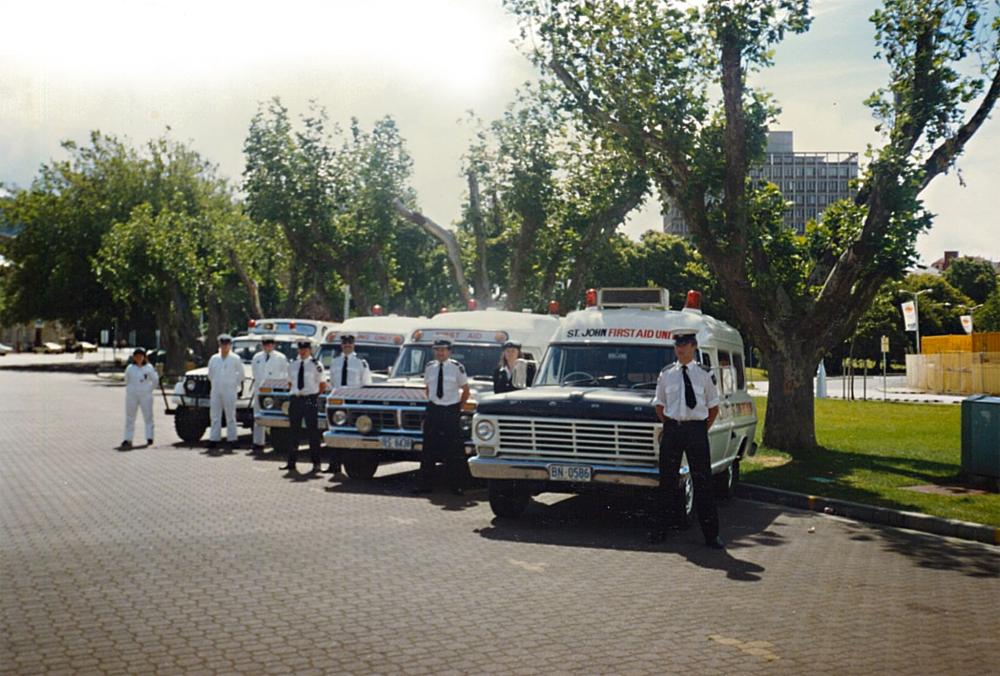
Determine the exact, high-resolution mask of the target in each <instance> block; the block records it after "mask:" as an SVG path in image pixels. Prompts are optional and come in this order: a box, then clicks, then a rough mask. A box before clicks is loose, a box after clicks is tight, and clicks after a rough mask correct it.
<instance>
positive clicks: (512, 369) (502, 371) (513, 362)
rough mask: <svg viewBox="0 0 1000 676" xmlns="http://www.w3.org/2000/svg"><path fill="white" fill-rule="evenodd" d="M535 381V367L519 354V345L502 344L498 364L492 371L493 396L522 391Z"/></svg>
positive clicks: (512, 343) (515, 343)
mask: <svg viewBox="0 0 1000 676" xmlns="http://www.w3.org/2000/svg"><path fill="white" fill-rule="evenodd" d="M534 379H535V366H534V364H533V363H529V362H528V361H527V360H526V359H524V356H523V355H522V354H521V343H517V342H514V341H513V340H508V341H507V342H506V343H504V344H503V352H502V353H501V354H500V363H499V364H498V365H497V368H496V370H495V371H493V394H502V393H504V392H513V391H514V390H523V389H524V388H525V387H528V386H529V385H531V382H532V381H533V380H534Z"/></svg>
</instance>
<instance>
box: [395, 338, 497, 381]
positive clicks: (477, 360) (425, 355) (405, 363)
mask: <svg viewBox="0 0 1000 676" xmlns="http://www.w3.org/2000/svg"><path fill="white" fill-rule="evenodd" d="M501 351H502V350H501V347H500V346H499V345H462V344H461V343H457V344H455V346H454V347H453V348H452V351H451V358H452V359H454V360H455V361H457V362H458V363H460V364H462V365H463V366H464V367H465V373H466V374H467V375H468V376H469V377H470V378H492V377H493V370H494V369H496V367H497V364H498V363H500V352H501ZM433 359H434V352H433V349H432V348H431V346H430V345H407V346H405V347H404V348H403V351H402V353H401V354H400V355H399V361H397V362H396V367H395V370H394V371H393V373H392V375H393V377H394V378H407V377H413V376H422V375H424V369H425V368H427V364H428V363H430V361H431V360H433Z"/></svg>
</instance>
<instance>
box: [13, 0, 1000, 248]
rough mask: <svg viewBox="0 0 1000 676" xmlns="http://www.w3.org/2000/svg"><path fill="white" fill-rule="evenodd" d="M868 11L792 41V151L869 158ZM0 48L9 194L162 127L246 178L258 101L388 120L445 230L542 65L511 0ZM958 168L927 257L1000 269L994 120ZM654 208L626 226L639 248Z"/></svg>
mask: <svg viewBox="0 0 1000 676" xmlns="http://www.w3.org/2000/svg"><path fill="white" fill-rule="evenodd" d="M875 5H876V3H875V2H871V1H870V0H817V1H816V2H814V8H815V13H816V15H817V18H816V21H815V23H814V26H813V29H812V30H811V31H810V33H808V34H807V35H805V36H796V37H792V38H790V39H788V40H787V42H786V43H785V44H784V45H783V46H782V47H781V48H780V49H779V51H778V54H777V62H778V64H777V67H775V68H774V69H772V70H771V71H769V72H768V73H767V74H766V75H765V83H766V85H767V86H768V87H769V88H770V89H771V90H772V91H773V92H774V93H775V94H776V95H777V97H778V100H779V101H780V102H781V104H782V107H783V111H784V112H783V114H782V117H781V119H780V127H779V128H781V129H791V130H794V132H795V145H796V149H797V150H858V151H862V150H863V149H864V147H865V144H866V143H868V142H873V141H876V137H875V135H874V133H873V132H872V121H871V118H870V116H869V114H868V111H867V109H865V108H864V107H863V106H862V104H861V101H862V100H863V99H864V98H865V97H866V96H867V95H868V94H869V93H870V92H871V91H872V90H873V89H874V88H875V87H877V86H878V85H879V84H880V82H881V81H882V79H883V78H882V71H881V69H880V66H879V64H878V63H877V62H874V61H873V60H872V58H871V55H872V52H873V49H872V30H871V26H870V24H869V23H868V21H867V17H868V16H869V15H870V14H871V11H872V9H873V8H874V7H875ZM2 15H3V18H4V23H5V26H6V30H5V31H4V39H3V41H0V182H5V183H8V184H16V185H22V186H23V185H27V184H28V183H29V182H30V180H31V179H32V177H33V176H34V175H35V173H36V172H37V169H38V167H39V165H40V164H42V163H43V162H46V161H48V160H49V159H51V158H53V157H59V156H60V149H59V142H60V141H61V140H63V139H77V140H84V139H85V138H86V135H87V133H88V132H89V130H91V129H100V130H102V131H105V132H109V133H114V134H119V135H125V136H128V137H129V138H131V139H132V140H133V141H136V142H141V141H144V140H146V139H148V138H150V137H153V136H156V135H158V134H160V133H161V132H162V131H163V129H164V127H165V126H166V125H169V126H170V127H171V128H172V130H173V131H172V134H173V135H174V137H175V138H178V139H183V140H189V141H191V143H192V144H193V146H194V147H195V148H196V149H197V150H199V151H200V152H201V153H202V154H204V155H205V156H206V157H208V158H209V159H211V160H213V161H215V162H217V163H218V164H219V166H220V169H221V171H222V172H223V173H224V174H226V175H228V176H230V177H232V178H233V179H238V178H239V175H240V173H241V171H242V169H243V156H242V145H243V139H244V137H245V134H246V130H247V126H248V124H249V121H250V118H251V116H252V115H253V113H254V111H255V110H256V107H257V102H258V101H261V100H263V99H267V98H270V97H271V96H274V95H278V96H281V98H282V99H283V100H284V102H285V103H286V104H287V105H288V106H289V107H290V109H291V110H292V111H293V112H295V113H298V112H302V111H304V110H305V108H306V105H307V102H308V100H309V99H316V100H317V101H319V102H320V103H321V104H323V105H325V106H326V107H327V109H328V110H329V112H330V115H331V118H332V119H334V120H337V121H341V122H346V121H347V119H348V118H349V117H350V116H351V115H355V116H357V117H359V118H360V119H361V120H362V121H363V122H364V123H365V124H370V123H371V121H372V120H374V119H376V118H378V117H381V116H382V115H385V114H391V115H393V116H394V117H395V118H396V119H397V121H398V123H399V125H400V128H401V130H402V132H403V135H404V137H405V138H406V140H407V142H408V146H409V149H410V151H411V153H412V155H413V158H414V162H415V167H414V177H413V184H414V186H415V187H416V189H417V191H418V194H419V198H420V203H421V206H422V207H423V209H425V210H426V211H427V213H428V214H429V215H431V216H433V217H434V218H436V219H437V220H438V221H439V222H445V223H447V222H451V221H452V220H453V219H455V218H456V217H457V216H458V210H459V204H460V202H461V198H462V189H463V182H462V179H461V177H460V176H459V175H458V171H459V167H460V156H461V154H462V152H463V151H464V149H465V147H466V145H467V142H468V132H469V130H468V128H467V127H465V126H464V125H461V124H459V123H458V120H459V119H460V118H462V117H463V115H464V113H465V111H466V110H468V109H473V110H475V111H476V113H478V114H479V115H480V116H481V117H483V118H484V119H490V118H492V117H494V116H496V115H497V114H498V113H499V112H500V111H501V110H502V109H503V107H504V105H505V104H506V103H507V102H508V101H509V100H510V99H511V97H512V94H513V91H514V89H515V88H516V87H517V86H518V85H520V84H521V83H523V82H524V81H526V80H529V79H533V78H534V70H533V68H532V66H531V65H530V63H528V61H527V59H525V57H524V56H523V55H521V54H520V53H519V52H518V50H517V48H516V47H515V46H513V45H512V44H511V40H512V39H513V38H514V36H515V25H514V22H513V21H512V20H511V19H510V17H508V16H507V15H506V14H505V12H504V10H503V8H502V6H501V2H500V0H419V1H414V0H365V1H364V2H360V1H358V0H328V1H326V2H324V1H322V0H308V1H302V2H296V1H289V2H286V3H274V2H263V1H262V0H249V1H243V2H239V3H235V2H233V3H222V2H210V1H205V0H202V1H201V2H193V1H191V0H171V1H170V2H166V1H163V0H129V1H127V2H126V1H107V2H99V1H92V2H46V1H44V0H35V1H33V2H30V3H28V2H16V3H7V4H5V6H4V8H3V13H2ZM960 167H961V169H962V173H963V176H964V179H965V182H966V184H967V185H966V187H965V188H962V187H960V186H959V183H958V180H957V179H956V178H955V177H954V176H953V175H952V176H947V177H942V178H939V179H937V181H936V182H935V183H934V184H933V185H932V186H931V187H930V188H929V189H928V191H927V192H926V193H925V196H926V198H927V204H928V205H929V207H930V208H931V209H932V210H933V211H934V212H935V213H937V219H936V221H935V223H936V224H935V227H934V230H933V231H931V232H930V233H929V234H927V235H925V236H923V237H921V239H920V241H919V250H920V253H921V256H922V257H923V259H924V261H925V262H930V261H932V260H934V259H935V258H937V257H939V256H940V255H941V252H942V251H943V250H944V249H946V248H947V249H958V250H960V251H961V252H962V253H963V254H977V255H982V256H987V257H989V258H992V259H994V260H997V259H1000V219H998V217H997V209H996V208H995V204H996V199H997V195H998V194H1000V177H998V176H1000V174H998V171H997V170H998V169H1000V122H998V121H997V120H991V121H989V122H988V123H987V124H986V126H985V128H984V129H983V130H982V131H981V132H980V134H979V135H978V136H977V137H976V138H975V139H974V140H973V141H972V142H971V143H970V144H969V146H968V149H967V152H966V155H965V157H964V158H963V159H962V160H961V163H960ZM659 227H660V222H659V216H658V208H656V207H655V206H653V205H650V206H648V207H647V208H646V209H643V210H642V211H640V212H637V213H636V214H633V216H632V217H631V218H630V220H629V223H628V224H627V226H626V231H627V232H628V233H629V234H630V235H632V236H638V235H639V234H641V233H642V232H643V231H645V230H648V229H651V228H659Z"/></svg>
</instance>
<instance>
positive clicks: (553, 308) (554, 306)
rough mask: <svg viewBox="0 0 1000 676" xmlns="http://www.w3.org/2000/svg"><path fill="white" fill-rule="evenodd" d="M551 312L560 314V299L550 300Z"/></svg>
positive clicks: (551, 313)
mask: <svg viewBox="0 0 1000 676" xmlns="http://www.w3.org/2000/svg"><path fill="white" fill-rule="evenodd" d="M549 314H550V315H557V314H559V301H557V300H550V301H549Z"/></svg>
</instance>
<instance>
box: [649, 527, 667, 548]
mask: <svg viewBox="0 0 1000 676" xmlns="http://www.w3.org/2000/svg"><path fill="white" fill-rule="evenodd" d="M646 539H647V540H649V543H650V544H652V545H658V544H660V543H661V542H663V541H665V540H666V539H667V531H665V530H651V531H649V532H648V533H646Z"/></svg>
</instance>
